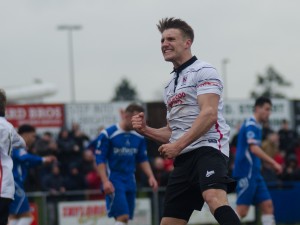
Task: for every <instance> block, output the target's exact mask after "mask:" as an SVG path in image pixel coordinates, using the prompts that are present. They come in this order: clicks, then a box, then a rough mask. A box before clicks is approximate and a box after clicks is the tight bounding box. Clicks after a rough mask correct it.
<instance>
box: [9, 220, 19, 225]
mask: <svg viewBox="0 0 300 225" xmlns="http://www.w3.org/2000/svg"><path fill="white" fill-rule="evenodd" d="M18 222H19V220H18V219H9V220H8V225H17V224H18Z"/></svg>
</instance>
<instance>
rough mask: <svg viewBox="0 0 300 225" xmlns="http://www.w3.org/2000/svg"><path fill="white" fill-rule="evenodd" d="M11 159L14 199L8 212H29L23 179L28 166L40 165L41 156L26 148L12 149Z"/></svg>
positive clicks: (41, 161)
mask: <svg viewBox="0 0 300 225" xmlns="http://www.w3.org/2000/svg"><path fill="white" fill-rule="evenodd" d="M12 159H13V163H14V165H13V176H14V182H15V189H16V191H15V195H14V201H13V202H12V203H11V205H10V209H9V213H10V214H15V215H17V214H22V213H25V212H30V207H29V202H28V198H27V197H26V194H25V190H24V181H25V179H26V176H27V173H28V168H30V167H34V166H38V165H41V164H42V163H43V158H42V157H40V156H36V155H33V154H30V153H28V152H27V151H26V149H24V148H21V149H14V150H13V151H12Z"/></svg>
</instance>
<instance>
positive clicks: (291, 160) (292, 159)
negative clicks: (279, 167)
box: [281, 154, 300, 181]
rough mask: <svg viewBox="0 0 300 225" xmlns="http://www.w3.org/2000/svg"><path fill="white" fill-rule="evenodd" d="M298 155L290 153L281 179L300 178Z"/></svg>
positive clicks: (291, 179)
mask: <svg viewBox="0 0 300 225" xmlns="http://www.w3.org/2000/svg"><path fill="white" fill-rule="evenodd" d="M297 164H298V161H297V157H296V155H295V154H290V155H289V156H288V157H287V159H286V165H285V167H284V169H283V173H282V175H281V179H282V180H284V181H295V180H300V169H299V168H297Z"/></svg>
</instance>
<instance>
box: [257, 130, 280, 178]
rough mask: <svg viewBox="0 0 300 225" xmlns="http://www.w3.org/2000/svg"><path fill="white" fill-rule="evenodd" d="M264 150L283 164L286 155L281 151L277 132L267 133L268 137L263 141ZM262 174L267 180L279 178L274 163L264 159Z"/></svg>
mask: <svg viewBox="0 0 300 225" xmlns="http://www.w3.org/2000/svg"><path fill="white" fill-rule="evenodd" d="M262 150H263V151H264V152H265V153H266V154H267V155H268V156H270V157H271V158H272V159H274V160H275V161H276V162H277V163H279V164H280V165H283V163H284V156H283V153H281V152H280V151H279V136H278V134H277V133H276V132H274V131H272V132H270V133H269V134H268V135H267V137H266V139H265V140H264V141H263V142H262ZM262 176H263V177H264V178H265V181H267V182H275V181H277V180H278V177H277V175H276V173H275V172H274V170H273V169H272V165H271V164H270V163H268V162H266V161H262Z"/></svg>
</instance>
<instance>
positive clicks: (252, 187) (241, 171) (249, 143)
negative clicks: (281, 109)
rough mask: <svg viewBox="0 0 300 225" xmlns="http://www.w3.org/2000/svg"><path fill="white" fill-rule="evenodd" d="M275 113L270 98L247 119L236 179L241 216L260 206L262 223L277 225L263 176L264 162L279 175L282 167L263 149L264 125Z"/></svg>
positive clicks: (241, 135) (261, 100)
mask: <svg viewBox="0 0 300 225" xmlns="http://www.w3.org/2000/svg"><path fill="white" fill-rule="evenodd" d="M271 110H272V102H271V100H270V99H269V98H266V97H259V98H258V99H256V101H255V105H254V114H253V116H252V117H250V118H248V119H246V120H245V121H244V123H243V125H242V127H241V129H240V131H239V134H238V141H237V150H236V158H235V163H234V169H233V177H235V178H236V179H237V180H238V185H237V208H236V211H237V213H238V214H239V216H240V217H242V218H243V217H245V216H246V215H247V213H248V210H249V207H250V205H252V204H253V205H258V206H259V207H260V209H261V211H262V224H263V225H273V224H275V220H274V215H273V203H272V200H271V196H270V194H269V191H268V189H267V185H266V183H265V181H264V180H263V177H262V175H261V173H260V170H261V160H263V161H265V162H266V163H269V164H270V165H271V166H272V167H273V168H274V170H275V171H276V172H277V173H281V172H282V167H281V165H280V164H278V163H277V162H276V161H275V160H274V159H272V158H271V157H270V156H268V155H267V154H266V153H265V152H264V151H263V150H262V149H261V142H262V124H263V123H265V122H267V121H268V119H269V116H270V114H271Z"/></svg>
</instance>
